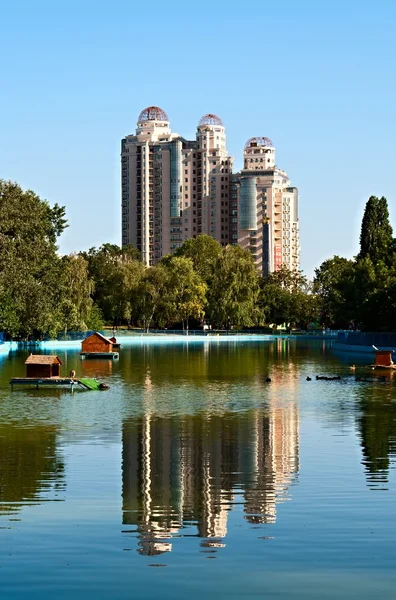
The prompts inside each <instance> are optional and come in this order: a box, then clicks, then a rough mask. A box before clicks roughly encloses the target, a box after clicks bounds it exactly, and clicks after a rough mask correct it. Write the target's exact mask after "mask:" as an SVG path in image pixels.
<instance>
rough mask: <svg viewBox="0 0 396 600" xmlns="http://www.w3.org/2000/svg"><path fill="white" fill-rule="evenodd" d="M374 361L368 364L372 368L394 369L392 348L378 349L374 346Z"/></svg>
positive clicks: (395, 366) (395, 367)
mask: <svg viewBox="0 0 396 600" xmlns="http://www.w3.org/2000/svg"><path fill="white" fill-rule="evenodd" d="M374 352H375V362H374V364H373V365H370V366H371V368H372V369H391V370H394V369H396V365H395V364H394V362H393V360H392V354H393V350H378V348H375V347H374Z"/></svg>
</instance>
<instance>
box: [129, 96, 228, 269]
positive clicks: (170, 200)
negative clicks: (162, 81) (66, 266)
mask: <svg viewBox="0 0 396 600" xmlns="http://www.w3.org/2000/svg"><path fill="white" fill-rule="evenodd" d="M121 165H122V244H123V246H124V245H127V244H132V245H133V246H136V247H137V248H138V250H139V251H140V252H141V254H142V259H143V261H144V263H145V264H146V265H154V264H155V263H157V262H158V261H159V260H160V259H161V258H162V257H163V256H164V255H165V254H169V253H172V252H173V251H174V250H175V249H176V248H178V247H180V246H181V244H182V243H183V242H184V241H185V240H186V239H189V238H191V237H195V236H197V235H199V234H201V233H206V234H208V235H210V236H212V237H213V238H214V239H216V240H217V241H218V242H220V243H221V244H228V243H229V242H230V238H229V189H230V181H231V173H232V159H231V157H229V156H228V155H227V150H226V135H225V128H224V125H223V123H222V121H221V119H219V117H217V116H216V115H212V114H207V115H204V116H203V117H202V119H201V120H200V121H199V123H198V127H197V133H196V139H195V140H186V139H185V138H183V137H182V136H180V135H179V134H177V133H172V131H171V129H170V123H169V119H168V116H167V114H166V113H165V111H163V110H162V109H161V108H159V107H158V106H150V107H148V108H145V109H144V110H143V111H142V112H141V113H140V115H139V119H138V123H137V128H136V133H135V134H134V135H128V136H126V137H125V138H124V139H123V140H122V142H121Z"/></svg>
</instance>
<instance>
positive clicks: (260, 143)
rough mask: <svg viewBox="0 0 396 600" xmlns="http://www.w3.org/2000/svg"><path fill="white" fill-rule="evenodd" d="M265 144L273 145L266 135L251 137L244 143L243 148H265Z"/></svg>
mask: <svg viewBox="0 0 396 600" xmlns="http://www.w3.org/2000/svg"><path fill="white" fill-rule="evenodd" d="M266 146H270V147H273V146H274V144H273V143H272V140H270V139H269V138H267V137H252V138H250V139H249V140H248V141H247V142H246V144H245V148H257V147H261V148H265V147H266Z"/></svg>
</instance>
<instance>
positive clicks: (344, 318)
mask: <svg viewBox="0 0 396 600" xmlns="http://www.w3.org/2000/svg"><path fill="white" fill-rule="evenodd" d="M354 280H355V262H354V261H353V260H348V259H346V258H342V257H340V256H334V257H333V258H329V259H327V260H325V261H324V262H323V263H322V264H321V265H320V267H319V268H317V269H315V277H314V282H313V289H314V292H315V293H316V294H317V295H318V298H319V310H320V320H321V323H322V324H323V325H325V326H326V327H333V328H339V329H348V328H349V327H350V325H351V323H353V321H354V319H355V318H356V313H355V311H354V309H353V282H354Z"/></svg>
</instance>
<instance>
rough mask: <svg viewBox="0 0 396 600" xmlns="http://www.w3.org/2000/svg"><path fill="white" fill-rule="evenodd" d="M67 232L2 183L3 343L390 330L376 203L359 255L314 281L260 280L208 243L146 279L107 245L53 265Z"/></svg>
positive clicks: (385, 242) (390, 257)
mask: <svg viewBox="0 0 396 600" xmlns="http://www.w3.org/2000/svg"><path fill="white" fill-rule="evenodd" d="M67 226H68V225H67V221H66V219H65V208H64V207H60V206H58V205H57V204H56V205H55V206H54V207H52V208H51V207H50V205H49V204H48V203H47V202H46V201H43V200H41V199H40V198H39V197H38V196H37V195H36V194H34V193H33V192H32V191H24V190H22V189H21V188H20V186H18V185H17V184H15V183H12V182H6V181H2V180H0V331H5V332H6V334H7V335H8V336H9V337H12V338H14V339H40V338H42V337H44V336H46V335H49V336H55V335H57V334H59V333H60V332H62V331H70V330H77V331H80V330H85V329H102V328H103V326H104V325H105V324H106V325H108V326H120V325H122V324H125V325H129V326H138V327H143V328H145V329H150V328H157V327H174V326H180V327H184V328H189V327H190V328H191V327H197V326H199V325H202V324H203V323H204V322H205V323H207V324H208V325H211V326H212V327H213V328H238V329H240V328H245V327H260V326H270V325H281V324H286V326H287V327H290V328H293V327H294V328H302V329H306V328H307V327H309V326H313V325H316V326H318V325H319V324H321V325H322V324H323V325H325V326H328V327H342V328H349V327H361V328H367V327H369V328H371V329H386V328H388V329H389V328H392V327H394V325H393V319H394V317H393V314H391V313H392V310H391V309H390V307H391V306H392V307H393V302H394V300H393V298H395V295H394V294H393V290H396V272H395V267H394V263H395V261H394V256H395V255H394V243H393V237H392V229H391V227H390V224H389V216H388V210H387V203H386V200H385V199H384V198H381V199H378V198H375V197H372V198H370V199H369V201H368V203H367V206H366V211H365V215H364V218H363V223H362V234H361V250H360V253H359V256H358V257H356V259H354V260H347V259H344V258H340V257H334V258H333V259H330V260H328V261H325V262H324V263H323V264H322V265H321V267H320V268H319V269H317V270H316V273H315V279H314V281H313V282H309V281H308V280H307V278H306V277H305V276H304V275H303V273H302V272H297V273H294V272H291V271H289V270H287V269H285V268H283V269H281V270H280V271H277V272H275V273H272V274H270V275H269V276H268V277H266V278H264V277H262V276H261V275H260V274H259V273H258V271H257V269H256V267H255V265H254V263H253V260H252V257H251V255H250V253H249V252H248V251H245V250H243V249H242V248H241V247H239V246H225V247H222V246H221V245H220V244H218V243H217V242H216V241H215V240H213V239H212V238H211V237H209V236H206V235H200V236H198V237H197V238H195V239H190V240H187V241H186V242H185V243H184V244H183V245H182V247H181V248H179V249H178V250H177V251H176V252H175V254H173V255H172V256H166V257H164V258H163V259H162V261H161V262H160V263H158V264H157V265H155V266H154V267H150V268H147V267H146V266H145V265H144V264H143V263H142V261H141V257H140V255H139V252H138V251H137V250H136V249H135V248H132V247H126V248H120V247H119V246H116V245H113V244H104V245H103V246H101V247H100V248H98V249H96V248H92V249H90V250H89V251H88V252H80V253H78V254H72V255H69V256H59V255H58V253H57V240H58V238H59V236H60V235H61V234H62V232H63V231H64V230H65V228H66V227H67ZM392 294H393V296H392Z"/></svg>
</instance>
